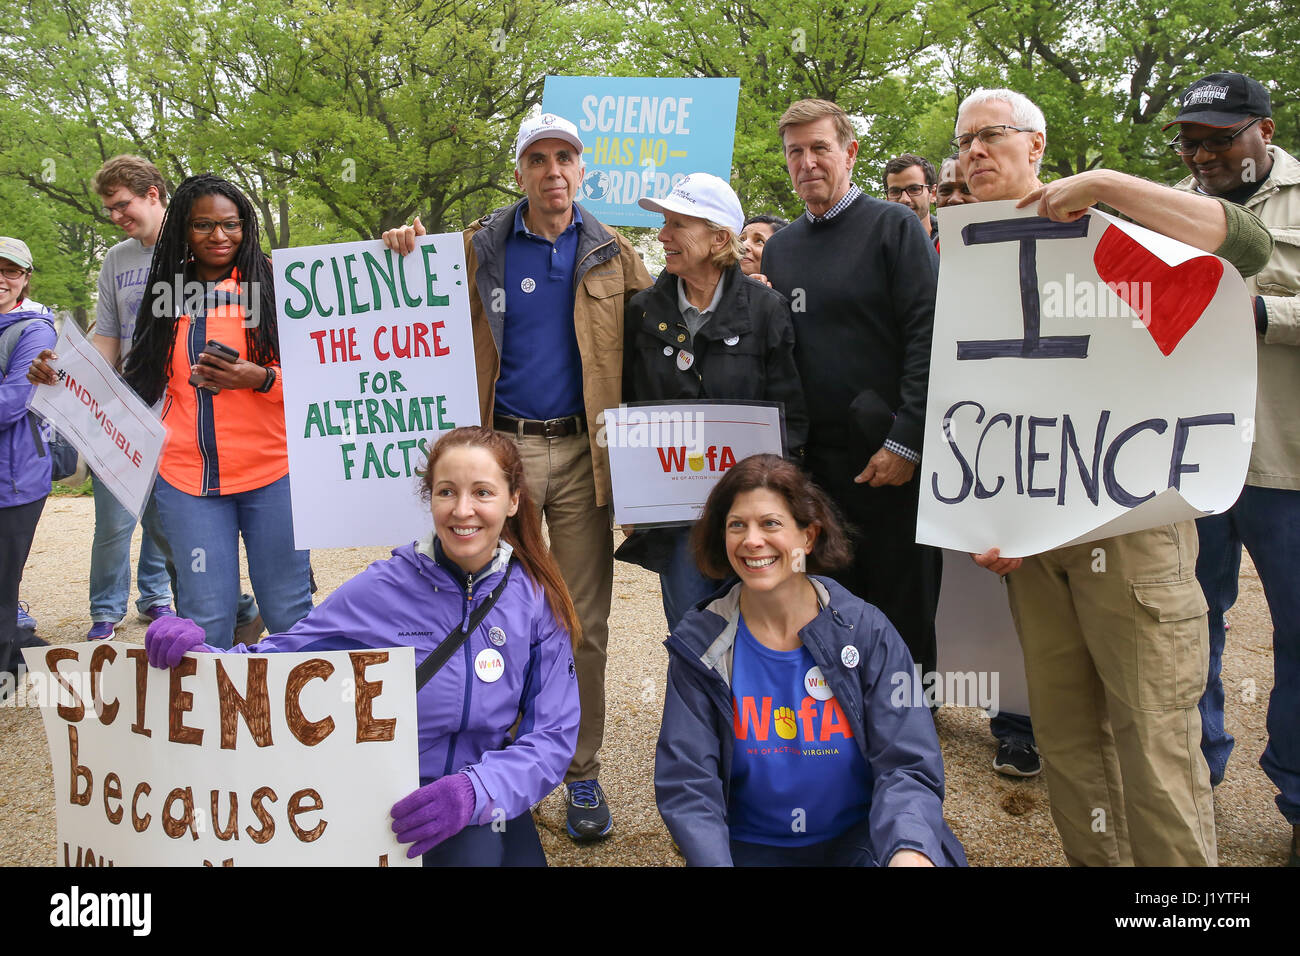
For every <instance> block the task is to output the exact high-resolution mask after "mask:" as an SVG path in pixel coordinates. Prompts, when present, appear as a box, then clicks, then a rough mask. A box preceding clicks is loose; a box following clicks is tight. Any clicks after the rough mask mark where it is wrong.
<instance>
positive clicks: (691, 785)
mask: <svg viewBox="0 0 1300 956" xmlns="http://www.w3.org/2000/svg"><path fill="white" fill-rule="evenodd" d="M691 544H692V547H693V550H694V553H695V557H696V560H697V561H698V563H699V565H700V568H701V570H702V571H703V572H704V573H705V574H707V575H710V576H711V577H718V578H720V577H724V576H726V575H728V574H731V575H734V576H735V577H737V578H739V583H737V584H735V586H734V587H732V588H731V590H730V591H728V592H726V593H725V594H722V595H720V596H718V597H717V598H716V599H714V600H713V601H712V602H711V603H710V604H708V605H707V606H705V607H704V608H702V609H700V610H693V611H691V612H690V613H688V614H687V615H686V616H685V617H684V618H683V619H682V622H681V624H680V625H679V626H678V627H677V629H676V630H674V631H673V633H672V636H671V637H669V638H668V641H667V647H668V659H669V663H668V688H667V691H666V693H665V695H664V719H663V726H662V728H661V730H660V733H659V747H658V750H657V752H656V755H655V797H656V800H657V802H658V804H659V812H660V814H661V815H662V816H663V818H664V822H665V823H667V824H668V829H669V830H670V831H671V832H672V835H673V838H674V839H675V840H676V841H677V845H678V846H679V847H681V850H682V853H683V855H684V856H685V857H686V862H687V863H688V864H689V865H692V866H727V865H732V864H734V865H737V866H874V865H878V864H888V865H890V866H933V865H940V866H942V865H964V864H965V862H966V858H965V855H964V854H963V852H962V848H961V844H960V843H958V841H957V838H956V837H955V836H954V835H953V833H952V831H951V830H950V829H949V828H948V825H947V824H946V823H945V822H944V819H943V757H942V754H941V753H940V751H939V739H938V737H937V736H936V735H935V732H934V724H933V722H932V721H931V718H930V714H929V713H928V712H927V710H926V708H925V706H924V705H923V704H922V702H921V701H919V700H917V701H911V700H910V696H911V695H910V694H907V695H903V694H898V693H897V691H898V689H899V688H900V686H901V687H904V688H905V689H907V690H910V688H911V680H912V658H911V655H910V654H909V653H908V650H907V648H906V647H905V646H904V645H903V642H902V639H901V638H900V637H899V636H898V632H897V631H895V630H894V628H893V626H892V625H891V624H890V623H889V621H888V620H887V619H886V618H885V616H884V615H883V614H882V613H881V612H880V611H879V610H878V609H876V608H875V607H873V606H871V605H870V604H867V603H866V602H864V601H862V600H860V599H859V598H857V597H855V596H854V595H852V594H850V593H849V592H848V591H846V590H844V588H842V587H840V586H839V585H838V584H836V583H835V582H834V581H833V580H831V579H830V578H824V577H817V576H813V575H810V574H807V573H806V571H805V569H806V568H807V567H812V568H822V569H833V568H837V567H842V566H844V565H846V564H847V563H848V562H849V559H850V557H851V555H850V551H849V544H848V538H847V537H846V535H845V533H844V530H843V528H842V527H841V525H840V523H839V520H838V519H837V517H836V515H835V511H834V508H833V507H832V505H831V503H830V501H829V499H828V498H827V497H826V495H825V494H824V493H823V492H822V491H821V490H820V489H818V488H817V486H816V485H814V484H813V483H812V482H811V481H810V480H809V479H808V477H807V476H806V475H805V474H804V473H803V472H802V471H800V470H799V468H798V467H797V466H796V465H793V464H791V463H790V462H787V461H784V460H782V459H781V458H778V457H777V456H775V455H755V456H753V457H751V458H746V459H745V460H744V461H742V462H740V463H739V464H737V465H735V466H734V467H733V468H732V469H731V470H730V471H728V472H727V473H726V475H724V476H723V478H722V480H721V481H719V482H718V484H717V486H716V487H715V488H714V489H713V493H712V494H710V495H709V499H708V501H707V503H706V504H705V506H704V512H703V514H701V516H700V519H699V521H698V522H697V523H696V525H695V529H694V532H693V534H692V541H691ZM913 705H914V706H913Z"/></svg>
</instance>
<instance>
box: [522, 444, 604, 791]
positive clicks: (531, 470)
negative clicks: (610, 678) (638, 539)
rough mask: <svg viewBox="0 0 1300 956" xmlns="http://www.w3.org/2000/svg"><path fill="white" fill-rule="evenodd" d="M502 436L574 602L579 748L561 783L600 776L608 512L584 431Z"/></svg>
mask: <svg viewBox="0 0 1300 956" xmlns="http://www.w3.org/2000/svg"><path fill="white" fill-rule="evenodd" d="M501 434H503V435H508V436H509V437H510V440H511V441H513V442H514V443H515V445H516V447H518V449H519V455H520V457H521V458H522V459H523V462H524V480H525V481H527V482H528V493H529V494H530V495H531V496H532V499H533V504H534V506H536V508H537V510H538V513H539V514H540V515H543V516H544V517H545V518H546V531H547V534H548V536H549V537H550V541H551V554H553V555H554V556H555V563H556V564H558V565H559V566H560V574H561V575H563V576H564V583H565V584H566V585H567V586H568V588H569V595H570V596H571V597H572V598H573V607H574V610H576V611H577V612H578V622H579V623H580V624H581V625H582V642H581V643H580V644H579V645H578V647H577V650H575V651H574V654H573V658H574V665H575V666H576V667H577V671H578V697H579V699H580V700H581V702H582V722H581V723H580V724H579V725H578V749H577V751H576V752H575V753H574V755H573V763H572V764H570V766H569V772H568V773H567V774H565V777H564V782H565V783H572V782H573V781H575V780H591V779H593V778H595V777H596V776H597V775H598V774H599V773H600V760H599V758H598V756H597V754H598V753H599V751H600V745H601V743H602V742H603V740H604V737H605V646H606V645H607V644H608V643H609V605H610V595H611V592H612V591H613V589H614V533H613V531H611V530H610V523H609V507H608V506H604V507H600V508H597V507H596V482H595V478H594V477H593V476H592V471H591V444H590V437H589V436H588V435H587V433H586V432H583V433H581V434H578V435H568V436H565V437H564V438H543V437H541V436H540V435H524V436H523V437H522V438H521V437H519V436H517V435H515V434H513V433H512V432H501Z"/></svg>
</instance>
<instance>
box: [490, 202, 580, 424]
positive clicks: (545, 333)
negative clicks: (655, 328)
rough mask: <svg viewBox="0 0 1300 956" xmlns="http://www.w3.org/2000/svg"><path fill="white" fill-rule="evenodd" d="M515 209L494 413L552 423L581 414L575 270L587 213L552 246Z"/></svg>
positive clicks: (507, 258)
mask: <svg viewBox="0 0 1300 956" xmlns="http://www.w3.org/2000/svg"><path fill="white" fill-rule="evenodd" d="M527 208H528V203H526V202H524V203H521V204H520V205H519V208H518V209H517V210H516V211H515V224H514V230H513V231H512V232H511V234H510V236H509V238H508V239H506V249H505V253H506V256H505V284H506V287H505V290H504V293H505V306H506V309H505V333H504V335H503V337H502V342H501V375H500V378H498V379H497V386H496V409H497V411H499V412H501V413H502V414H503V415H510V416H512V417H514V418H527V419H535V420H538V421H547V420H548V419H552V418H565V417H567V416H569V415H576V414H578V413H580V412H582V411H583V409H584V404H583V399H582V356H581V354H580V353H579V352H578V336H577V332H576V331H575V329H574V325H573V300H574V286H573V279H574V272H575V269H576V267H577V256H578V227H579V226H581V224H582V213H581V212H580V211H579V210H578V207H577V206H576V205H575V206H574V207H573V221H572V222H571V223H570V224H569V226H568V228H566V229H565V230H564V232H562V233H560V235H559V236H558V237H557V238H556V240H555V242H553V243H552V242H551V241H550V240H549V239H546V238H544V237H542V236H539V235H536V234H535V233H532V232H530V231H529V230H528V227H527V226H526V225H525V224H524V211H525V210H526V209H527Z"/></svg>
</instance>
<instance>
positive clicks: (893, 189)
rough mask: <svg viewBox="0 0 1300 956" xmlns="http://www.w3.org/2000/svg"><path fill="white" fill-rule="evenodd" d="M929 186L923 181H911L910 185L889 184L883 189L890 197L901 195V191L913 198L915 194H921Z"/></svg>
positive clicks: (895, 197)
mask: <svg viewBox="0 0 1300 956" xmlns="http://www.w3.org/2000/svg"><path fill="white" fill-rule="evenodd" d="M929 188H930V187H929V186H927V185H926V184H925V183H912V185H910V186H890V187H889V188H888V189H886V190H885V195H886V196H888V197H889V198H890V199H898V198H899V197H901V196H902V195H903V193H907V194H908V195H909V196H911V197H912V198H913V199H915V198H916V197H917V196H919V195H921V193H923V192H925V191H926V190H927V189H929Z"/></svg>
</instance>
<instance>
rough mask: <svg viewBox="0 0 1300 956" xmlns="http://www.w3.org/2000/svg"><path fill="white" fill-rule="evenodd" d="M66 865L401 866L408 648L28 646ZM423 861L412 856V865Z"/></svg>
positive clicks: (410, 709)
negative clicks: (253, 651) (151, 656)
mask: <svg viewBox="0 0 1300 956" xmlns="http://www.w3.org/2000/svg"><path fill="white" fill-rule="evenodd" d="M23 654H24V656H25V658H26V661H27V666H28V668H29V669H30V672H29V674H28V679H29V680H28V683H27V684H26V685H25V686H24V688H23V691H22V692H23V693H24V694H26V695H28V696H29V697H32V698H35V702H37V703H39V704H41V715H42V717H43V718H44V721H45V733H46V736H47V737H48V739H49V745H50V761H51V763H52V765H53V768H54V795H55V806H56V809H57V818H58V850H57V859H58V862H60V863H62V864H64V865H65V866H145V865H154V866H177V865H191V866H198V865H212V866H284V865H294V866H303V865H313V866H400V865H405V864H406V862H407V861H406V854H405V849H406V848H405V847H403V846H401V845H400V844H398V843H397V841H396V840H395V839H394V836H393V832H392V830H391V829H390V825H391V820H390V818H389V810H390V809H391V808H392V806H393V804H394V803H396V802H397V801H398V800H400V799H401V798H402V797H404V796H406V795H407V794H409V793H411V792H412V791H413V790H415V789H416V787H418V786H419V770H418V759H419V757H418V743H417V729H416V723H415V678H414V675H415V652H414V650H413V649H412V648H408V647H401V648H391V649H387V650H383V651H329V652H324V653H318V654H311V653H301V654H259V655H245V654H190V655H188V656H186V657H185V659H184V660H183V661H182V662H181V664H180V666H178V667H175V668H173V669H172V670H170V671H166V670H160V669H158V668H155V667H150V666H149V663H148V660H147V659H146V658H145V652H144V648H142V647H140V646H138V645H133V644H125V643H122V642H118V641H110V642H104V643H94V644H89V643H87V644H78V645H70V646H69V645H64V646H60V647H50V648H29V649H27V650H24V651H23ZM416 862H417V863H418V861H416Z"/></svg>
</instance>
